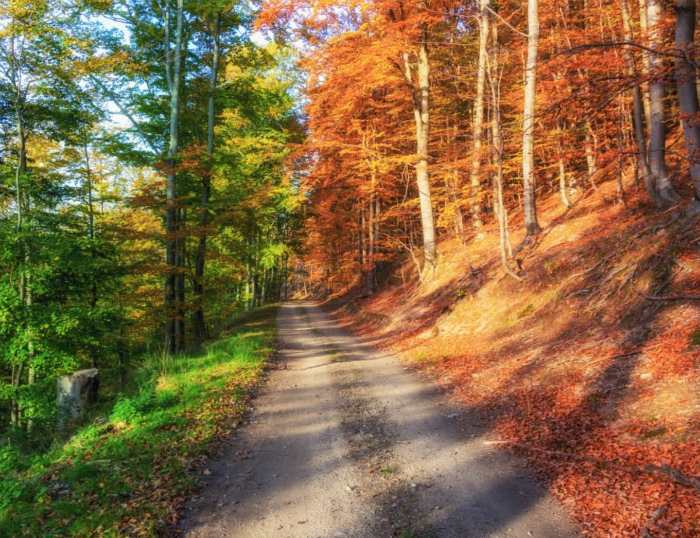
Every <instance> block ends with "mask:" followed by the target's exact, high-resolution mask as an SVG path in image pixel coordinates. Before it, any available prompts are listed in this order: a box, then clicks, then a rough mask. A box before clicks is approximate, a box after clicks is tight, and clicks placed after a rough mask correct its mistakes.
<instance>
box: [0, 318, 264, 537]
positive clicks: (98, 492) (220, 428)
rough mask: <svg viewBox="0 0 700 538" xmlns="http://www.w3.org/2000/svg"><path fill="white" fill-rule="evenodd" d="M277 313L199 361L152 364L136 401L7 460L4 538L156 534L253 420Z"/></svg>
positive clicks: (143, 370)
mask: <svg viewBox="0 0 700 538" xmlns="http://www.w3.org/2000/svg"><path fill="white" fill-rule="evenodd" d="M275 314H276V308H275V307H266V308H261V309H258V310H256V311H254V312H251V313H247V314H243V315H242V316H241V317H239V318H237V319H236V320H235V321H236V323H235V325H234V327H233V328H232V329H230V330H228V331H225V332H224V333H223V334H222V335H221V336H220V337H219V338H218V339H217V340H215V341H212V342H211V343H210V344H208V345H207V346H206V347H205V348H204V349H202V350H200V351H199V352H197V353H192V354H183V355H179V356H175V357H170V358H166V357H162V356H152V357H147V358H145V359H144V362H143V363H142V364H141V365H140V366H139V367H138V369H137V370H136V372H135V374H134V375H135V379H134V383H135V386H134V387H130V388H131V389H132V391H131V394H130V396H124V397H123V398H121V399H120V400H119V401H118V402H117V403H116V405H114V406H113V408H100V409H96V410H95V411H96V412H98V413H99V415H98V416H93V417H92V420H91V421H90V422H89V423H88V424H83V426H82V427H80V428H78V429H77V430H76V431H75V432H74V435H73V436H72V437H71V438H70V439H69V440H68V441H67V442H64V443H59V442H56V444H55V446H54V447H53V448H52V449H51V450H49V451H48V452H47V453H44V454H32V453H20V452H19V451H15V452H8V451H5V457H4V458H0V537H3V538H4V537H5V536H8V537H15V536H156V535H162V534H164V533H166V532H167V531H168V530H169V529H172V528H173V527H174V526H175V525H176V524H177V521H178V517H179V514H180V511H181V508H182V506H183V503H184V500H185V499H186V498H188V497H189V496H190V495H191V493H192V492H193V491H194V489H195V485H196V483H197V482H198V480H199V478H200V477H201V476H202V473H204V474H205V475H206V470H205V469H204V465H205V464H206V462H207V461H209V460H210V458H211V457H212V456H213V455H214V454H215V453H216V451H217V449H218V448H219V447H221V446H222V443H223V441H224V440H225V439H227V438H228V437H229V436H230V435H231V432H232V431H233V429H234V428H236V427H237V426H238V425H239V424H240V423H241V422H243V420H244V416H245V412H246V410H247V409H248V402H249V400H250V396H251V395H252V393H253V392H254V391H255V389H256V388H257V387H258V386H259V384H260V382H261V381H262V379H263V376H264V372H265V368H266V365H267V363H268V360H269V358H270V357H271V356H272V353H273V344H274V341H275V335H276V331H275Z"/></svg>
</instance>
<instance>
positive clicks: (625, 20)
mask: <svg viewBox="0 0 700 538" xmlns="http://www.w3.org/2000/svg"><path fill="white" fill-rule="evenodd" d="M620 4H621V7H622V25H623V27H624V32H625V41H628V42H630V43H632V42H633V41H634V35H633V34H632V21H631V17H630V12H629V6H628V5H627V0H620ZM644 19H645V21H646V16H645V18H644ZM625 66H626V70H627V76H629V77H630V78H632V79H633V80H634V86H633V87H632V106H633V118H634V136H635V143H636V146H637V152H636V157H637V170H638V171H639V173H640V174H641V176H642V181H643V182H644V186H645V187H646V189H647V193H648V194H649V197H650V198H651V200H652V202H653V203H654V205H655V206H657V207H660V206H661V205H662V204H661V200H660V198H659V196H658V194H657V193H656V186H655V184H654V177H653V175H652V173H651V169H650V168H649V161H648V158H647V141H646V133H645V132H644V116H645V111H644V103H643V101H642V87H641V85H640V82H639V73H638V72H637V67H636V64H635V59H634V52H633V50H632V47H626V48H625Z"/></svg>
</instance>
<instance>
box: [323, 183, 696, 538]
mask: <svg viewBox="0 0 700 538" xmlns="http://www.w3.org/2000/svg"><path fill="white" fill-rule="evenodd" d="M687 184H688V185H690V182H689V181H688V182H687ZM684 188H685V187H684ZM599 189H600V191H599V192H595V191H593V190H587V191H586V193H585V194H584V196H582V197H581V198H580V199H579V200H577V203H576V205H575V206H574V208H573V209H570V210H567V209H566V208H565V207H564V206H563V205H562V203H561V201H560V199H559V198H558V197H557V196H556V195H549V196H546V195H543V196H541V197H540V200H539V202H538V204H539V207H538V211H539V218H540V224H541V225H542V227H543V233H542V235H541V236H539V237H538V238H537V239H536V241H534V242H533V243H532V244H531V245H529V246H528V247H527V248H525V249H523V250H521V251H520V252H518V253H517V254H516V255H515V260H516V261H517V266H518V267H516V263H513V268H514V269H516V270H518V272H519V273H520V276H521V277H522V278H523V282H518V281H516V280H515V279H513V278H511V277H509V276H507V275H506V274H505V273H504V271H503V270H502V268H501V267H500V256H499V247H498V229H497V227H496V226H495V225H493V224H489V225H487V226H485V227H484V228H482V229H480V230H478V231H477V232H472V233H470V234H468V235H466V236H465V237H464V238H463V241H460V240H458V239H457V238H455V237H445V238H443V240H442V241H441V243H440V252H441V259H440V262H439V266H438V269H437V272H436V273H435V274H434V275H429V276H428V277H427V278H423V279H422V280H420V279H419V275H418V271H417V269H416V266H415V263H414V260H412V259H411V258H410V257H408V256H407V257H406V260H405V261H404V263H396V264H393V265H392V266H390V267H387V268H385V269H384V270H383V272H382V273H381V275H380V279H379V280H380V286H379V289H378V290H376V291H375V292H374V294H372V295H371V296H368V295H367V290H366V288H365V287H364V280H363V281H361V282H356V283H355V285H354V286H353V285H352V284H350V285H348V284H347V283H340V282H339V283H336V284H335V289H336V290H338V291H336V293H335V294H334V295H332V296H331V297H329V301H328V302H327V304H326V306H327V308H329V309H331V311H332V314H333V316H334V318H335V319H336V320H337V321H338V322H340V323H341V325H343V326H344V327H345V328H347V329H348V330H350V331H352V332H354V333H356V334H360V335H362V336H363V337H364V338H366V339H368V340H369V341H371V342H372V343H373V344H374V345H376V346H377V347H378V348H380V349H382V350H384V351H385V352H391V353H394V354H396V355H397V356H398V357H400V358H401V359H402V360H403V361H404V364H406V365H408V366H410V367H412V368H415V369H418V370H420V371H421V372H423V373H426V374H429V375H430V376H432V378H433V379H435V380H436V381H437V382H438V383H439V384H440V385H441V386H442V387H443V388H444V389H446V390H447V391H448V392H449V393H450V394H451V395H452V397H453V398H454V399H456V400H457V401H459V402H461V403H462V404H464V405H466V408H467V409H468V410H469V411H468V412H469V414H472V415H475V416H481V417H483V420H482V425H483V428H484V429H485V431H488V432H490V433H489V437H490V438H492V439H494V440H496V441H498V442H499V443H500V444H499V445H498V446H501V447H503V448H505V449H507V450H508V451H510V452H513V453H516V454H518V455H520V456H524V457H525V458H527V460H528V463H529V464H530V465H531V466H532V467H533V469H534V471H535V475H536V477H537V478H538V479H539V481H540V483H541V484H543V485H545V486H547V487H548V488H549V490H550V491H551V492H552V493H553V494H554V495H555V496H556V497H558V498H559V499H560V500H561V501H562V502H563V503H564V505H565V506H566V507H567V508H568V509H569V510H570V512H571V513H572V515H573V518H574V520H575V521H576V522H577V523H578V524H579V526H580V527H581V529H582V532H583V533H584V534H586V535H589V536H601V537H603V536H635V537H639V536H679V537H688V536H700V428H699V427H698V426H699V425H700V243H699V242H700V233H699V232H700V222H699V221H698V219H695V220H690V219H687V218H686V217H684V216H683V215H682V214H681V213H679V208H678V207H675V208H673V209H671V210H669V211H666V212H662V213H660V212H657V211H656V210H654V208H653V207H652V206H651V205H650V204H649V203H648V201H647V197H646V195H645V194H644V193H643V192H640V189H631V190H630V191H628V193H627V196H626V198H627V200H626V202H627V203H626V205H624V204H622V203H619V201H617V194H616V184H615V182H614V181H608V182H607V183H602V184H600V185H599ZM684 199H686V200H691V199H692V193H690V192H684ZM681 209H682V208H681ZM522 229H523V224H522V213H521V212H519V211H514V212H513V214H512V215H511V230H515V231H514V232H511V233H512V239H513V245H514V246H515V245H517V244H518V242H519V241H521V240H522V239H523V236H522V233H519V232H517V230H522ZM329 284H330V285H333V283H332V282H331V283H329ZM341 286H342V288H341ZM339 288H340V289H339Z"/></svg>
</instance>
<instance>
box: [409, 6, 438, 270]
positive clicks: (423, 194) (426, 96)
mask: <svg viewBox="0 0 700 538" xmlns="http://www.w3.org/2000/svg"><path fill="white" fill-rule="evenodd" d="M420 6H422V7H424V6H423V4H422V3H421V4H420ZM422 26H423V28H422V31H421V37H420V43H419V46H418V92H416V91H415V89H414V87H413V75H412V73H411V65H410V63H409V57H408V54H406V55H404V65H405V76H406V79H407V80H408V83H409V84H410V86H411V91H412V94H413V114H414V117H415V121H416V153H417V154H418V162H417V163H416V183H417V184H418V200H419V202H420V216H421V226H422V230H423V250H424V255H425V264H426V266H428V267H429V268H430V269H434V268H435V263H436V261H437V260H436V257H437V248H436V243H435V222H434V218H433V205H432V197H431V195H430V176H429V172H428V159H429V158H430V154H429V140H430V61H429V58H428V28H427V27H426V26H425V24H423V25H422Z"/></svg>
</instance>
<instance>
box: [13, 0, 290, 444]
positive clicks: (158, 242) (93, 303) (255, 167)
mask: <svg viewBox="0 0 700 538" xmlns="http://www.w3.org/2000/svg"><path fill="white" fill-rule="evenodd" d="M253 15H254V13H253V11H252V10H251V8H250V6H248V5H247V4H244V3H237V2H222V1H218V0H215V1H209V2H183V0H167V1H165V2H141V1H124V2H113V3H112V2H106V3H105V2H85V3H75V2H64V1H63V0H43V1H40V2H28V1H27V2H24V1H18V2H11V3H4V4H3V5H2V6H1V7H0V138H1V139H2V144H1V145H0V436H1V435H2V434H3V432H7V433H8V434H9V435H10V437H11V438H21V437H27V438H30V439H35V440H38V441H41V442H50V440H51V439H52V437H51V436H49V435H45V432H46V430H47V429H48V430H50V429H52V428H53V425H54V423H55V417H56V411H57V410H56V403H55V402H56V378H57V376H59V375H65V374H67V373H71V372H72V371H74V370H77V369H80V368H84V367H90V366H93V367H98V368H100V371H101V375H102V378H103V389H104V390H106V391H107V392H110V391H112V392H113V391H114V390H118V387H119V385H120V383H123V382H124V381H125V380H126V378H127V377H128V375H129V371H130V363H131V362H133V361H134V360H136V359H138V358H139V357H140V356H141V355H143V354H144V353H149V352H150V353H179V352H181V351H184V350H185V349H188V348H192V347H196V346H198V345H200V344H201V343H202V342H203V341H204V340H206V339H207V338H208V337H210V336H212V335H216V334H217V333H218V332H219V331H220V330H221V329H222V328H225V327H226V326H227V324H229V323H230V320H231V319H232V316H233V315H234V314H235V313H236V312H237V311H238V310H241V309H247V308H252V307H254V306H256V305H260V304H262V303H265V302H268V301H273V300H277V298H278V297H280V295H281V293H282V289H283V288H284V283H285V282H286V280H287V275H288V260H289V258H290V256H291V253H292V247H293V244H294V242H295V241H296V240H297V228H298V224H297V223H298V217H297V216H296V211H297V207H298V205H299V201H300V198H299V195H298V194H297V189H296V186H295V184H296V181H297V180H296V178H295V176H294V169H293V167H292V166H291V165H292V164H293V162H292V161H290V160H289V155H290V151H291V145H292V144H294V143H299V142H301V141H302V139H303V126H302V123H301V121H300V119H299V110H298V108H297V107H296V105H295V102H294V99H293V97H292V90H293V88H294V87H295V86H296V85H297V84H298V80H297V78H296V75H295V72H296V71H295V66H294V62H295V59H294V56H293V54H292V53H291V52H290V51H289V50H288V49H285V48H284V47H281V46H278V45H274V44H271V45H269V46H263V47H260V46H256V45H254V44H253V43H252V42H251V41H250V39H249V37H250V23H251V20H252V17H253Z"/></svg>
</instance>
